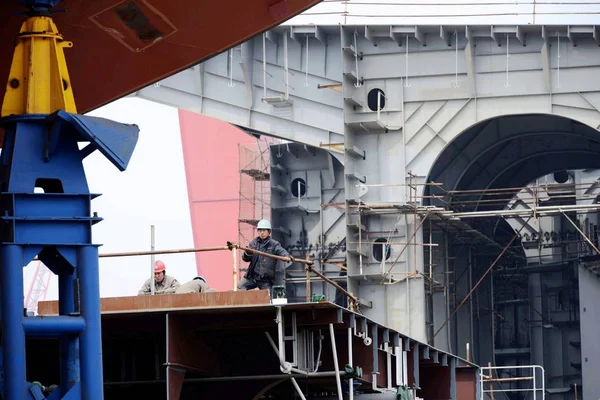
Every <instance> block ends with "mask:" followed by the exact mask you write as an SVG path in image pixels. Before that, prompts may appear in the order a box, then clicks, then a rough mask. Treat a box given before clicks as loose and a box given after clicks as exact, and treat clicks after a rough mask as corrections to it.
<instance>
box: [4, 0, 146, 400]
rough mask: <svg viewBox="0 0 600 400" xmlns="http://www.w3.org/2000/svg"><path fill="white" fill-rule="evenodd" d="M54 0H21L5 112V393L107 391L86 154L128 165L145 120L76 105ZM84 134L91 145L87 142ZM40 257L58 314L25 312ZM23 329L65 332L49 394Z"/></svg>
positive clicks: (91, 399)
mask: <svg viewBox="0 0 600 400" xmlns="http://www.w3.org/2000/svg"><path fill="white" fill-rule="evenodd" d="M57 3H58V0H21V4H23V5H24V6H26V7H27V9H28V12H27V18H26V20H25V21H24V22H23V25H22V27H21V31H20V33H19V34H18V36H17V40H16V45H15V51H14V56H13V60H12V64H11V70H10V75H9V77H8V82H7V86H6V94H5V97H4V102H3V104H2V114H1V118H0V126H1V127H2V128H3V129H4V140H3V149H2V154H1V155H0V302H1V323H2V347H3V349H2V371H1V372H2V374H3V380H0V385H1V386H2V387H1V390H2V398H3V399H4V400H9V399H10V400H25V399H40V398H48V399H69V400H76V399H85V400H101V399H103V398H104V395H103V375H102V333H101V332H102V331H101V324H100V292H99V280H98V245H95V244H94V243H93V242H92V225H94V224H95V223H97V222H99V221H101V218H99V217H98V216H97V215H96V214H95V213H93V212H92V209H91V200H92V199H93V198H94V197H97V195H94V194H91V193H90V191H89V188H88V184H87V180H86V176H85V172H84V168H83V163H82V162H83V159H84V158H85V157H86V156H88V155H89V154H91V153H92V152H93V151H95V150H99V151H100V152H101V153H102V154H103V155H104V156H105V157H107V158H108V159H109V160H110V161H111V162H112V163H113V164H114V165H115V166H116V167H117V168H119V169H120V170H121V171H123V170H125V169H126V167H127V165H128V163H129V160H130V158H131V156H132V154H133V150H134V148H135V145H136V143H137V140H138V134H139V129H138V127H137V126H136V125H126V124H119V123H116V122H113V121H109V120H105V119H102V118H94V117H88V116H83V115H78V114H77V109H76V105H75V100H74V95H73V90H72V86H71V80H70V77H69V74H68V70H67V64H66V60H65V55H64V52H63V50H64V48H69V47H71V46H72V43H70V42H68V41H65V40H64V39H63V37H62V36H61V35H60V34H59V32H58V29H57V28H56V25H55V24H54V21H53V19H52V8H53V7H54V6H55V5H56V4H57ZM91 78H93V77H91ZM82 142H87V143H88V144H87V146H85V147H83V148H82V149H81V150H80V149H79V143H82ZM36 189H37V190H36ZM36 256H38V257H39V258H40V260H41V261H42V262H43V263H44V264H45V265H46V266H47V267H48V268H49V269H50V270H51V271H52V272H53V273H55V274H57V275H58V277H59V314H60V315H59V316H56V317H45V318H40V317H25V316H24V310H23V267H24V266H25V265H27V264H28V263H29V262H30V261H31V260H32V259H33V258H35V257H36ZM76 299H78V301H76ZM26 336H32V337H35V336H41V337H57V338H60V346H61V351H60V354H61V359H60V365H61V378H60V385H59V389H58V390H55V391H53V392H52V393H51V394H49V395H48V397H45V396H46V394H44V395H42V394H41V390H40V386H39V385H33V384H31V383H28V382H26V371H27V369H26V363H25V338H26ZM1 376H2V375H0V377H1ZM0 379H1V378H0ZM40 396H41V397H40Z"/></svg>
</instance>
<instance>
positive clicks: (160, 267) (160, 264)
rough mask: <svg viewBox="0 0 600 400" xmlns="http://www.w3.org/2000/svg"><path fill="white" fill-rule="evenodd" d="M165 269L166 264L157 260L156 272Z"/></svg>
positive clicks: (155, 264)
mask: <svg viewBox="0 0 600 400" xmlns="http://www.w3.org/2000/svg"><path fill="white" fill-rule="evenodd" d="M165 269H166V267H165V263H164V262H162V261H160V260H156V262H155V263H154V272H162V271H164V270H165Z"/></svg>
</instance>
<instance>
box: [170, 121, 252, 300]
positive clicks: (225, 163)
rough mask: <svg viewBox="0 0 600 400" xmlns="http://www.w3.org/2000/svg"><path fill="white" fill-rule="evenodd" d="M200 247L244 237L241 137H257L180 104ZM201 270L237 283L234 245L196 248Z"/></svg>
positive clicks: (216, 283) (224, 286)
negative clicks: (221, 248) (210, 249)
mask: <svg viewBox="0 0 600 400" xmlns="http://www.w3.org/2000/svg"><path fill="white" fill-rule="evenodd" d="M179 126H180V130H181V141H182V144H183V159H184V165H185V173H186V180H187V188H188V197H189V202H190V214H191V218H192V230H193V234H194V246H195V247H214V246H224V245H226V243H227V241H232V242H237V240H238V211H239V210H238V207H239V186H240V176H239V149H238V144H240V143H251V142H253V141H255V140H256V139H255V138H253V137H252V136H250V135H248V134H246V133H245V132H243V131H242V130H240V129H238V128H236V127H234V126H232V125H230V124H228V123H226V122H222V121H219V120H215V119H212V118H208V117H205V116H202V115H199V114H195V113H191V112H188V111H183V110H179ZM196 265H197V269H198V274H199V275H202V276H204V277H205V278H206V280H207V281H208V284H209V285H210V287H213V288H215V289H217V290H232V289H233V269H232V265H233V261H232V255H231V252H229V251H217V252H203V253H196Z"/></svg>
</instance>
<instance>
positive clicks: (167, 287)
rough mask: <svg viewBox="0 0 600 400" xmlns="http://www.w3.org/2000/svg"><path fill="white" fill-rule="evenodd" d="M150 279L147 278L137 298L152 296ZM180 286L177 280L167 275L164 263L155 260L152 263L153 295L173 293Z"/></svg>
mask: <svg viewBox="0 0 600 400" xmlns="http://www.w3.org/2000/svg"><path fill="white" fill-rule="evenodd" d="M150 282H151V278H148V279H147V280H146V282H144V285H143V286H142V288H141V289H140V290H139V292H138V296H141V295H146V294H152V291H151V289H150ZM179 286H181V284H180V283H179V282H178V281H177V279H175V278H173V277H172V276H169V275H167V268H166V266H165V263H164V262H162V261H161V260H156V262H155V263H154V293H155V294H168V293H175V290H177V288H178V287H179Z"/></svg>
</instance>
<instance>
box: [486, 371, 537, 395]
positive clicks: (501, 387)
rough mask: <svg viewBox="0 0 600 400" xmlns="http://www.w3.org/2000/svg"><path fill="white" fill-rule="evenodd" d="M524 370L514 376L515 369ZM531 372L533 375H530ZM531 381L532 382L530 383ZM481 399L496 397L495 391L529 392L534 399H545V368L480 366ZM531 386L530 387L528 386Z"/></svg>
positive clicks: (498, 392)
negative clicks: (519, 383) (514, 385)
mask: <svg viewBox="0 0 600 400" xmlns="http://www.w3.org/2000/svg"><path fill="white" fill-rule="evenodd" d="M519 370H524V371H523V375H520V376H514V373H515V371H519ZM529 373H531V375H529ZM517 382H525V384H524V385H518V387H508V388H507V387H506V386H508V385H511V384H513V383H517ZM529 382H531V383H529ZM479 384H480V390H479V399H480V400H489V399H494V393H497V394H500V393H517V392H525V393H527V392H528V395H527V396H529V395H531V397H528V398H530V399H532V400H545V398H546V384H545V379H544V368H543V367H542V366H541V365H511V366H502V367H492V366H487V367H480V379H479ZM527 386H530V387H527Z"/></svg>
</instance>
